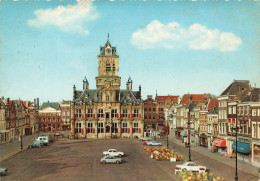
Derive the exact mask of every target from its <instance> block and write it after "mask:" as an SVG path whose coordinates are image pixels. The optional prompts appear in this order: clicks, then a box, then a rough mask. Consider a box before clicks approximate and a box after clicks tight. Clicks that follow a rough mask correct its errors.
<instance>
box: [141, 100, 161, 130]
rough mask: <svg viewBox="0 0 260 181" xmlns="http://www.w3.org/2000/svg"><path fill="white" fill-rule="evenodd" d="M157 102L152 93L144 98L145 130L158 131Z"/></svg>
mask: <svg viewBox="0 0 260 181" xmlns="http://www.w3.org/2000/svg"><path fill="white" fill-rule="evenodd" d="M156 108H157V103H156V101H155V100H154V99H153V96H152V95H148V96H147V99H146V100H144V130H145V132H150V131H152V132H153V131H156V130H157V127H158V119H157V111H156Z"/></svg>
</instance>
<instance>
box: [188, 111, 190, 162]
mask: <svg viewBox="0 0 260 181" xmlns="http://www.w3.org/2000/svg"><path fill="white" fill-rule="evenodd" d="M188 146H189V161H191V153H190V110H189V108H188Z"/></svg>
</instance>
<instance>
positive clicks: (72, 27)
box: [28, 0, 98, 35]
mask: <svg viewBox="0 0 260 181" xmlns="http://www.w3.org/2000/svg"><path fill="white" fill-rule="evenodd" d="M34 14H35V16H36V17H35V18H34V19H30V20H28V24H29V25H30V26H33V27H37V28H40V27H43V26H48V25H52V26H56V27H58V28H59V29H60V30H61V31H64V32H77V33H80V34H83V35H88V33H89V31H88V29H86V22H88V21H92V20H95V19H97V18H98V12H97V10H96V8H95V7H94V6H92V2H91V1H87V0H86V1H79V2H78V3H77V4H76V5H68V6H58V7H56V8H55V9H54V8H49V9H38V10H36V11H35V12H34Z"/></svg>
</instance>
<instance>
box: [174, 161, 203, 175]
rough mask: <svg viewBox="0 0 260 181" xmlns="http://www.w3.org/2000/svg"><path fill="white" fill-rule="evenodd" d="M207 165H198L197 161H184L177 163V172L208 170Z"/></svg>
mask: <svg viewBox="0 0 260 181" xmlns="http://www.w3.org/2000/svg"><path fill="white" fill-rule="evenodd" d="M206 169H207V168H206V167H204V166H201V165H197V164H196V163H195V162H184V163H183V164H181V165H176V166H175V174H177V173H178V172H181V171H185V170H187V171H192V172H199V173H201V172H205V171H206Z"/></svg>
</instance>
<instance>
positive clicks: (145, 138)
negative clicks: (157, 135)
mask: <svg viewBox="0 0 260 181" xmlns="http://www.w3.org/2000/svg"><path fill="white" fill-rule="evenodd" d="M151 140H152V139H151V138H149V137H142V138H140V139H139V141H151Z"/></svg>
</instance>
